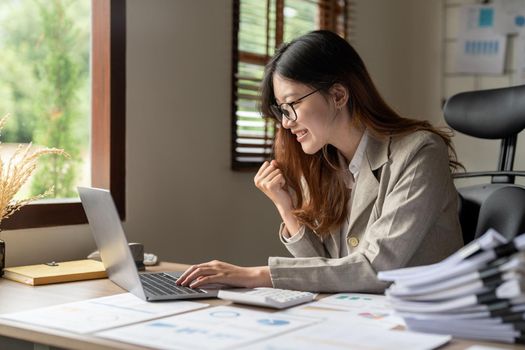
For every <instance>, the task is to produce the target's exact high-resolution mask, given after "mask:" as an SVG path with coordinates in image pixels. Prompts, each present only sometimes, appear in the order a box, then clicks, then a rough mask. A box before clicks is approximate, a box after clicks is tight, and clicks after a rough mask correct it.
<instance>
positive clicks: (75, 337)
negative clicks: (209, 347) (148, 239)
mask: <svg viewBox="0 0 525 350" xmlns="http://www.w3.org/2000/svg"><path fill="white" fill-rule="evenodd" d="M185 267H186V265H181V264H172V263H162V264H161V265H159V266H156V267H154V268H151V269H148V270H150V271H181V270H184V268H185ZM122 292H124V290H123V289H121V288H120V287H118V286H117V285H115V284H114V283H112V282H111V281H109V280H108V279H100V280H91V281H81V282H70V283H62V284H51V285H45V286H38V287H32V286H27V285H24V284H21V283H17V282H12V281H9V280H6V279H0V301H1V302H0V314H3V313H10V312H17V311H24V310H30V309H35V308H39V307H45V306H52V305H57V304H63V303H69V302H75V301H81V300H86V299H91V298H99V297H103V296H108V295H112V294H117V293H122ZM200 300H201V301H202V302H205V303H208V304H210V305H229V304H230V302H229V301H224V300H220V299H200ZM194 301H197V300H194ZM236 306H237V305H236ZM245 307H246V306H245ZM248 308H254V309H261V310H262V309H263V308H257V307H248ZM264 310H265V311H268V309H264ZM0 336H5V337H10V338H17V339H22V340H25V341H29V342H33V343H40V344H47V345H51V346H55V347H60V348H67V349H97V350H98V349H145V348H143V347H140V346H134V345H130V344H125V343H120V342H116V341H111V340H107V339H102V338H97V337H94V336H91V335H83V334H76V333H71V332H65V331H60V330H55V329H49V328H43V327H38V326H32V325H28V324H25V323H19V322H14V321H8V320H1V319H0ZM472 345H484V346H492V347H497V348H503V349H525V346H519V345H508V344H502V343H490V342H475V341H467V340H459V339H454V340H452V341H451V342H450V343H449V344H448V345H447V346H445V347H443V349H446V350H459V349H467V348H468V347H470V346H472Z"/></svg>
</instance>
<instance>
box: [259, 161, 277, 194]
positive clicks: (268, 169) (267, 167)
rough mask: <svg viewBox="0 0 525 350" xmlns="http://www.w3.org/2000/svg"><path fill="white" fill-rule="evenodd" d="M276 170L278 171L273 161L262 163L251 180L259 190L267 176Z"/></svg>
mask: <svg viewBox="0 0 525 350" xmlns="http://www.w3.org/2000/svg"><path fill="white" fill-rule="evenodd" d="M276 170H279V168H278V167H277V162H276V161H275V160H272V161H271V162H268V161H266V162H264V163H263V165H262V166H261V167H260V168H259V171H258V172H257V174H256V175H255V177H254V179H253V180H254V182H255V185H256V186H257V187H259V188H260V186H261V184H262V183H263V182H264V181H265V180H266V178H267V177H268V175H270V174H272V173H273V172H275V171H276ZM279 171H280V170H279Z"/></svg>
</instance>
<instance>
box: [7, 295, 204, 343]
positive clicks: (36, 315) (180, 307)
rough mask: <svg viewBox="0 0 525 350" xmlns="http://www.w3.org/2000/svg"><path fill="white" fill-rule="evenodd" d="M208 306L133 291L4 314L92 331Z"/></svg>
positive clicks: (52, 325)
mask: <svg viewBox="0 0 525 350" xmlns="http://www.w3.org/2000/svg"><path fill="white" fill-rule="evenodd" d="M207 306H208V304H204V303H195V302H189V301H170V302H162V303H148V302H146V301H144V300H142V299H140V298H137V297H136V296H134V295H133V294H131V293H123V294H117V295H112V296H109V297H103V298H96V299H89V300H84V301H79V302H74V303H67V304H60V305H55V306H50V307H44V308H39V309H33V310H28V311H22V312H17V313H12V314H5V315H1V316H0V317H2V318H4V319H9V320H14V321H19V322H24V323H30V324H34V325H38V326H42V327H49V328H57V329H62V330H66V331H70V332H75V333H91V332H96V331H99V330H103V329H108V328H112V327H118V326H123V325H126V324H130V323H135V322H140V321H146V320H151V319H154V318H159V317H163V316H169V315H174V314H177V313H181V312H186V311H190V310H196V309H200V308H203V307H207Z"/></svg>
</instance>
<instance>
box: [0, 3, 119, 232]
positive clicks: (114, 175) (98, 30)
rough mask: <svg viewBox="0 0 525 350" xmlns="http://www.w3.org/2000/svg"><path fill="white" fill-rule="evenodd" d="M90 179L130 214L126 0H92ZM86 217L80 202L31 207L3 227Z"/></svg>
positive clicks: (82, 220)
mask: <svg viewBox="0 0 525 350" xmlns="http://www.w3.org/2000/svg"><path fill="white" fill-rule="evenodd" d="M91 57H92V59H91V60H92V61H91V66H92V72H91V77H92V85H91V90H92V97H91V100H92V102H91V103H92V105H91V107H92V111H91V113H92V118H91V125H92V127H91V183H92V186H93V187H99V188H106V189H109V190H110V191H111V193H112V195H113V199H114V201H115V204H116V206H117V210H118V212H119V215H120V218H121V219H122V220H124V218H125V201H126V199H125V188H126V186H125V185H126V184H125V159H126V154H125V144H126V139H125V136H126V0H109V1H108V0H92V52H91ZM85 223H87V218H86V215H85V213H84V209H83V208H82V204H81V203H80V201H78V200H67V199H66V200H64V201H56V202H55V201H52V202H51V203H50V201H42V202H37V203H33V204H29V205H26V206H25V207H23V208H22V209H21V210H20V211H19V212H18V213H16V214H14V215H13V216H12V217H10V218H8V219H6V220H5V221H3V222H2V229H3V230H15V229H27V228H38V227H50V226H63V225H78V224H85Z"/></svg>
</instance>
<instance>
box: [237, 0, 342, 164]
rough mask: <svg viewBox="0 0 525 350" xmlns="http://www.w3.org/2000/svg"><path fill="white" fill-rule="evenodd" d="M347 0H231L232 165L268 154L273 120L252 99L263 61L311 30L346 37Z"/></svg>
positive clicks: (255, 97) (259, 160) (256, 161)
mask: <svg viewBox="0 0 525 350" xmlns="http://www.w3.org/2000/svg"><path fill="white" fill-rule="evenodd" d="M349 3H350V2H349V0H267V1H260V0H234V1H233V6H234V8H233V55H232V56H233V63H232V70H233V79H232V117H233V118H232V158H231V159H232V169H234V170H242V169H254V168H257V167H258V166H259V165H260V164H261V163H262V162H263V161H264V160H267V159H268V158H269V157H270V156H271V153H272V143H273V137H274V127H275V126H274V124H273V122H272V121H271V120H270V119H268V120H265V119H263V118H262V117H261V115H260V113H259V111H258V106H257V103H258V101H259V97H258V93H259V86H260V83H261V80H262V77H263V73H264V66H265V64H266V63H267V62H268V60H269V59H270V57H271V56H272V55H273V53H274V52H275V49H276V48H277V47H279V46H280V45H281V44H282V43H283V42H287V41H290V40H292V39H293V38H295V37H297V36H299V35H302V34H305V33H307V32H309V31H312V30H315V29H329V30H332V31H335V32H337V33H339V34H340V35H341V36H342V37H344V38H348V31H349V30H348V28H349V25H348V23H349V21H348V14H349V11H350V4H349Z"/></svg>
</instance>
